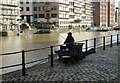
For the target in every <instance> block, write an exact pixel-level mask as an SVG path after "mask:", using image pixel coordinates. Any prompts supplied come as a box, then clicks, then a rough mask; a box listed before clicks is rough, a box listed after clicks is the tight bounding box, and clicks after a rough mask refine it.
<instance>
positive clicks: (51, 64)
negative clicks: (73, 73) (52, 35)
mask: <svg viewBox="0 0 120 83" xmlns="http://www.w3.org/2000/svg"><path fill="white" fill-rule="evenodd" d="M50 66H51V67H53V46H51V63H50Z"/></svg>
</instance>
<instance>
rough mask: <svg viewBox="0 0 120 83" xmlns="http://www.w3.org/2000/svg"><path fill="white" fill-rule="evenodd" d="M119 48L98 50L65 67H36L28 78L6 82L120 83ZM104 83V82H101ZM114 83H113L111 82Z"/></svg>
mask: <svg viewBox="0 0 120 83" xmlns="http://www.w3.org/2000/svg"><path fill="white" fill-rule="evenodd" d="M119 47H120V46H119ZM119 58H120V57H118V47H117V46H114V47H112V48H108V49H106V50H105V51H103V50H101V49H97V53H94V54H90V55H88V56H86V58H85V59H83V60H82V61H79V62H78V63H76V64H69V65H65V64H63V63H61V62H59V61H58V62H56V63H55V65H54V67H53V68H45V69H41V68H38V69H37V67H38V66H36V68H35V69H34V68H33V69H32V71H29V72H27V73H28V75H26V76H16V75H15V76H12V75H6V76H5V77H3V80H5V81H21V82H22V81H41V82H42V81H50V82H51V81H60V82H61V83H62V82H63V81H72V82H73V81H91V83H93V81H94V82H95V83H103V82H104V81H106V82H108V83H110V81H113V83H119V82H117V81H118V80H119V78H118V73H119V71H118V70H119V69H118V65H119V64H118V59H119ZM101 81H102V82H101ZM111 83H112V82H111Z"/></svg>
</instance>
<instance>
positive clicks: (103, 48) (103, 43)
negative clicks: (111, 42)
mask: <svg viewBox="0 0 120 83" xmlns="http://www.w3.org/2000/svg"><path fill="white" fill-rule="evenodd" d="M103 50H105V37H103Z"/></svg>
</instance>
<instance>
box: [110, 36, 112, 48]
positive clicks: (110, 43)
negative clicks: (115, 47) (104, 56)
mask: <svg viewBox="0 0 120 83" xmlns="http://www.w3.org/2000/svg"><path fill="white" fill-rule="evenodd" d="M110 42H111V43H110V47H112V35H111V41H110Z"/></svg>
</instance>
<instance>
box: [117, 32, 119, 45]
mask: <svg viewBox="0 0 120 83" xmlns="http://www.w3.org/2000/svg"><path fill="white" fill-rule="evenodd" d="M117 45H119V34H117Z"/></svg>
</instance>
